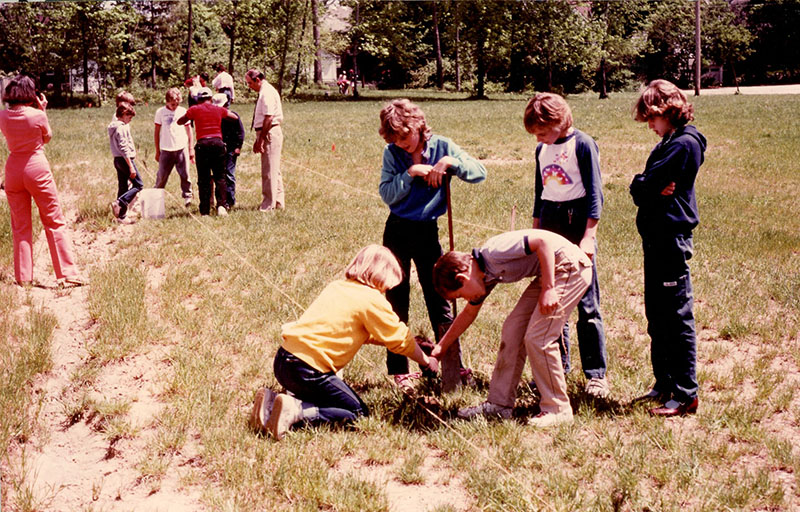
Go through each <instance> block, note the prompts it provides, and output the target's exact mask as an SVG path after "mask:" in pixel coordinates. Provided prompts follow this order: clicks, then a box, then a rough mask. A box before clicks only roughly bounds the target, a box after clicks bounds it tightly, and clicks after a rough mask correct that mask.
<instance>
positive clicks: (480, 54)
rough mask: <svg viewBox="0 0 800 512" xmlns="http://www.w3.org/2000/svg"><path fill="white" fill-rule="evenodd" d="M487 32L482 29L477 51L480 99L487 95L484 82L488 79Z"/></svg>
mask: <svg viewBox="0 0 800 512" xmlns="http://www.w3.org/2000/svg"><path fill="white" fill-rule="evenodd" d="M487 35H488V34H486V30H485V29H482V30H481V34H480V35H479V36H478V48H477V51H476V57H477V61H478V62H477V64H478V66H477V68H478V87H477V91H476V93H477V96H478V98H485V97H486V94H485V93H484V82H485V79H486V62H485V60H486V59H485V58H484V56H485V53H486V38H487Z"/></svg>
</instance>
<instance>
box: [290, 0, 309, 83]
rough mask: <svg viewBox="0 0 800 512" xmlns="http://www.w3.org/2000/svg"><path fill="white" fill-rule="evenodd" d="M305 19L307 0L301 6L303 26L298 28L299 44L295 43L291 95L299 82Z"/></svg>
mask: <svg viewBox="0 0 800 512" xmlns="http://www.w3.org/2000/svg"><path fill="white" fill-rule="evenodd" d="M306 19H308V2H306V5H305V7H304V8H303V28H302V29H300V44H299V45H297V66H296V67H295V70H294V84H293V85H292V96H294V94H295V93H296V92H297V84H298V83H299V82H300V63H301V62H302V61H303V44H302V41H303V40H304V39H305V38H306Z"/></svg>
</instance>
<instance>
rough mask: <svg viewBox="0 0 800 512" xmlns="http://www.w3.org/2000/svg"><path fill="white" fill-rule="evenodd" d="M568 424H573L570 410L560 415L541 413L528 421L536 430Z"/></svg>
mask: <svg viewBox="0 0 800 512" xmlns="http://www.w3.org/2000/svg"><path fill="white" fill-rule="evenodd" d="M566 423H572V411H571V410H569V409H568V410H566V411H564V412H559V413H555V412H540V413H539V414H537V415H536V416H534V417H533V418H531V419H529V420H528V425H530V426H531V427H536V428H550V427H555V426H557V425H563V424H566Z"/></svg>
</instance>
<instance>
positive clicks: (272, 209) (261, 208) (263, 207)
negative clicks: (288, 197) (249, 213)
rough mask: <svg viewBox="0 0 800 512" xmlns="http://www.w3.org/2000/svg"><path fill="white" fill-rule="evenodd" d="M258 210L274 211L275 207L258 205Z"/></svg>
mask: <svg viewBox="0 0 800 512" xmlns="http://www.w3.org/2000/svg"><path fill="white" fill-rule="evenodd" d="M258 211H260V212H264V213H268V212H274V211H275V208H273V207H271V206H259V207H258Z"/></svg>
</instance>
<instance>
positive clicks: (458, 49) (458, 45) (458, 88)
mask: <svg viewBox="0 0 800 512" xmlns="http://www.w3.org/2000/svg"><path fill="white" fill-rule="evenodd" d="M456 91H458V92H461V7H460V5H459V3H458V2H456Z"/></svg>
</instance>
